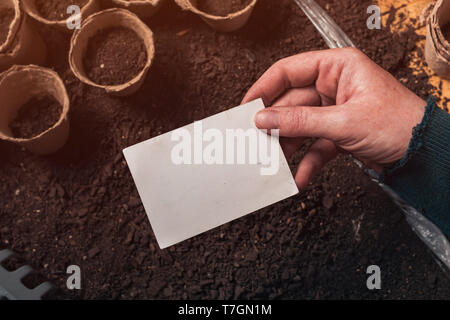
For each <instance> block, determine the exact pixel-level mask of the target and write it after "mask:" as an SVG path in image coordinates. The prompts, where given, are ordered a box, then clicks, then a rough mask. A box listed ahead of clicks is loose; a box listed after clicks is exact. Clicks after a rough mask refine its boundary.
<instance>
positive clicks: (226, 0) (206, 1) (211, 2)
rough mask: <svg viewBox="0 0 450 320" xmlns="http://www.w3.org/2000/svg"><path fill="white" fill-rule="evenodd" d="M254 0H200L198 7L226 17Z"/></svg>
mask: <svg viewBox="0 0 450 320" xmlns="http://www.w3.org/2000/svg"><path fill="white" fill-rule="evenodd" d="M251 2H252V0H199V1H198V5H197V8H198V9H199V10H201V11H203V12H206V13H209V14H212V15H214V16H222V17H225V16H227V15H229V14H230V13H235V12H238V11H240V10H242V9H245V8H246V7H247V6H248V5H249V4H250V3H251Z"/></svg>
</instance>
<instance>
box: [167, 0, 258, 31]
mask: <svg viewBox="0 0 450 320" xmlns="http://www.w3.org/2000/svg"><path fill="white" fill-rule="evenodd" d="M257 1H258V0H252V2H251V3H250V4H249V5H248V6H247V7H246V8H244V9H242V10H240V11H238V12H234V13H230V14H228V15H227V16H215V15H212V14H208V13H206V12H203V11H201V10H199V9H198V6H197V4H198V0H175V2H176V3H177V4H178V5H179V6H180V7H181V8H182V9H184V10H189V11H192V12H193V13H195V14H197V15H199V16H200V17H201V18H202V19H203V20H204V21H205V22H206V23H207V24H208V25H209V26H210V27H212V28H213V29H215V30H217V31H221V32H232V31H236V30H238V29H240V28H242V27H243V26H244V25H245V24H246V23H247V21H248V19H249V18H250V15H251V14H252V12H253V9H254V8H255V5H256V2H257Z"/></svg>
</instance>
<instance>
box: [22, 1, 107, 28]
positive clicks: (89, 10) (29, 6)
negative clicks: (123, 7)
mask: <svg viewBox="0 0 450 320" xmlns="http://www.w3.org/2000/svg"><path fill="white" fill-rule="evenodd" d="M22 3H23V7H24V10H25V12H26V13H27V14H28V15H29V16H31V17H32V18H33V19H35V20H37V21H39V22H40V23H42V24H45V25H49V26H55V27H59V28H60V29H63V30H66V31H68V32H71V31H73V30H71V29H69V28H68V27H67V18H69V16H67V18H66V19H62V20H49V19H47V18H45V17H43V16H42V15H41V13H40V12H39V10H38V8H37V7H36V0H22ZM98 10H100V5H99V0H88V2H87V3H86V4H85V5H84V6H83V7H82V8H81V21H84V19H86V18H87V17H88V16H89V15H91V14H93V13H94V12H97V11H98Z"/></svg>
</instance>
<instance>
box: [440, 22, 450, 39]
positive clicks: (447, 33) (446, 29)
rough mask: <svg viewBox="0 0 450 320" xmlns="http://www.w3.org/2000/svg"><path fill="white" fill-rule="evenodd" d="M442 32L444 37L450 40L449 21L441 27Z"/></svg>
mask: <svg viewBox="0 0 450 320" xmlns="http://www.w3.org/2000/svg"><path fill="white" fill-rule="evenodd" d="M441 31H442V34H443V35H444V38H445V39H446V40H447V41H448V42H450V23H447V24H445V25H444V26H443V27H442V28H441Z"/></svg>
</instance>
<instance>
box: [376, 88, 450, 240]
mask: <svg viewBox="0 0 450 320" xmlns="http://www.w3.org/2000/svg"><path fill="white" fill-rule="evenodd" d="M381 181H382V182H383V183H385V184H387V185H388V186H390V187H391V188H392V189H393V190H394V191H396V192H397V193H398V195H399V196H400V197H401V198H402V199H403V200H404V201H405V202H407V203H408V204H410V205H411V206H412V207H414V208H415V209H416V210H418V211H419V212H422V213H423V214H424V215H425V216H426V217H427V218H428V219H429V220H431V221H432V222H433V223H434V224H435V225H436V226H438V227H439V228H440V229H441V230H442V231H443V232H444V233H445V234H447V236H450V115H449V114H448V113H447V112H445V111H443V110H441V109H439V108H438V107H437V106H436V103H435V101H434V99H433V98H432V97H430V98H429V99H428V103H427V107H426V111H425V115H424V117H423V120H422V122H421V123H420V124H418V125H417V126H416V127H415V128H414V129H413V136H412V139H411V142H410V145H409V148H408V151H407V154H406V155H405V157H404V158H403V159H401V160H400V161H398V162H397V163H396V164H394V166H393V167H391V168H389V169H386V170H385V171H384V172H383V174H382V177H381Z"/></svg>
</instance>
